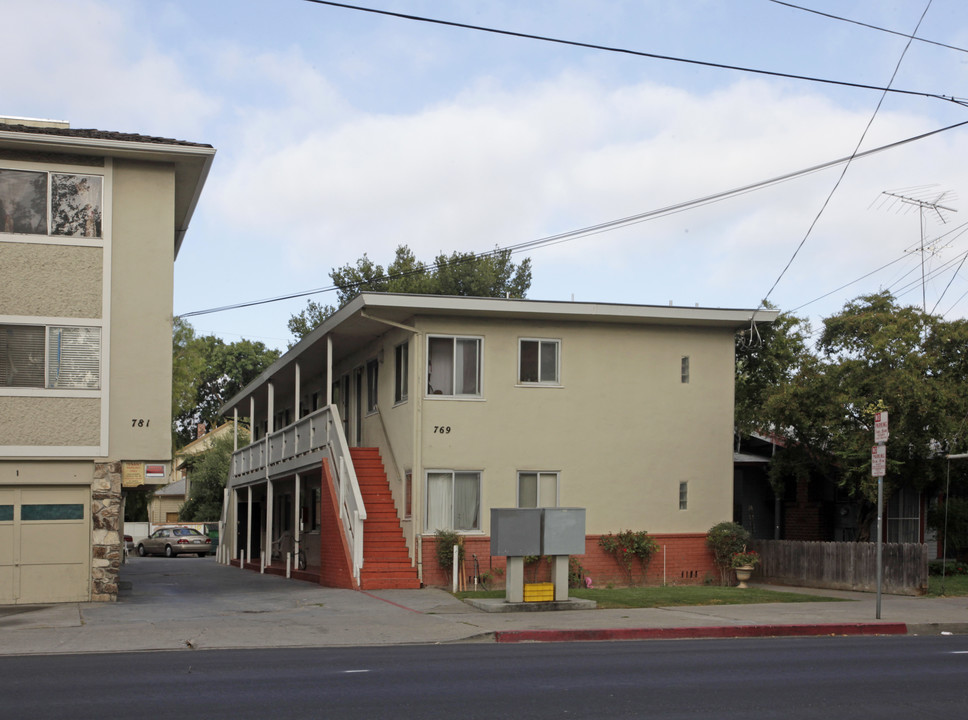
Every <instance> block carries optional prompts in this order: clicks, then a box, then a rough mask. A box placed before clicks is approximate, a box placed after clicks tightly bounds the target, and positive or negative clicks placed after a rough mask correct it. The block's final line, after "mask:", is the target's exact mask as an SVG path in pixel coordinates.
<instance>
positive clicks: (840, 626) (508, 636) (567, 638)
mask: <svg viewBox="0 0 968 720" xmlns="http://www.w3.org/2000/svg"><path fill="white" fill-rule="evenodd" d="M817 635H907V625H906V624H905V623H828V624H824V625H737V626H732V625H722V626H715V627H677V628H615V629H611V630H500V631H498V632H496V633H494V639H495V641H496V642H499V643H514V642H582V641H603V640H670V639H678V638H739V637H808V636H817Z"/></svg>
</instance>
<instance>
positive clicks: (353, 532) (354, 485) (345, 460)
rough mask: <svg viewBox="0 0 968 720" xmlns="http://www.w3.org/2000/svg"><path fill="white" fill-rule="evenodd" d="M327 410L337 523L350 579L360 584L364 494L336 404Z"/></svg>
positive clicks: (364, 514)
mask: <svg viewBox="0 0 968 720" xmlns="http://www.w3.org/2000/svg"><path fill="white" fill-rule="evenodd" d="M326 409H327V410H328V411H329V418H328V422H329V428H328V429H327V433H326V436H327V443H326V444H327V447H328V449H329V457H330V459H331V460H332V464H331V467H332V470H333V478H334V480H336V484H337V486H338V490H339V493H338V497H339V514H340V520H342V523H343V532H344V533H345V535H346V543H347V546H348V547H349V548H350V563H351V564H352V570H353V577H355V578H356V579H357V581H359V579H360V569H361V568H362V567H363V522H364V521H365V520H366V506H365V505H364V504H363V493H362V492H361V490H360V482H359V480H358V479H357V477H356V468H355V467H353V459H352V458H351V457H350V447H349V443H347V442H346V434H345V433H344V432H343V423H342V422H341V420H340V417H339V411H338V410H337V408H336V405H328V406H327V407H326Z"/></svg>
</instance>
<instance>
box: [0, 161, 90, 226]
mask: <svg viewBox="0 0 968 720" xmlns="http://www.w3.org/2000/svg"><path fill="white" fill-rule="evenodd" d="M101 195H102V178H101V177H100V176H98V175H71V174H67V173H55V172H36V171H32V170H2V169H0V232H4V233H25V234H29V235H62V236H70V237H88V238H98V237H101V205H102V199H101Z"/></svg>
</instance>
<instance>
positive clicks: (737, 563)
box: [731, 547, 760, 588]
mask: <svg viewBox="0 0 968 720" xmlns="http://www.w3.org/2000/svg"><path fill="white" fill-rule="evenodd" d="M731 564H732V566H733V570H734V572H735V573H736V579H737V580H739V585H738V586H737V587H741V588H745V587H746V581H747V580H749V579H750V575H751V574H752V573H753V569H754V568H755V567H756V566H757V565H759V564H760V555H759V553H757V552H756V551H755V550H748V549H746V547H744V548H743V549H742V550H741V551H740V552H738V553H733V560H732V563H731Z"/></svg>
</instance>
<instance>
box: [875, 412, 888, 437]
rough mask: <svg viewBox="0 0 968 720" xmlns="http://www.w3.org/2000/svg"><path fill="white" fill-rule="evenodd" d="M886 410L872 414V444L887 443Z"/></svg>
mask: <svg viewBox="0 0 968 720" xmlns="http://www.w3.org/2000/svg"><path fill="white" fill-rule="evenodd" d="M887 436H888V431H887V410H884V411H883V412H879V413H874V442H876V443H884V442H887Z"/></svg>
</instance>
